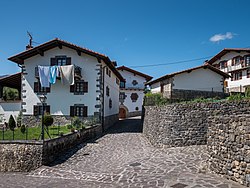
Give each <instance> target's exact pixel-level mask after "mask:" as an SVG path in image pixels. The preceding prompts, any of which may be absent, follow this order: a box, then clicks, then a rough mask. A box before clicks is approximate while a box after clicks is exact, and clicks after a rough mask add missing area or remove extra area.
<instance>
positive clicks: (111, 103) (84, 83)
mask: <svg viewBox="0 0 250 188" xmlns="http://www.w3.org/2000/svg"><path fill="white" fill-rule="evenodd" d="M27 47H28V49H27V50H26V51H24V52H21V53H19V54H17V55H14V56H12V57H10V58H9V60H11V61H13V62H15V63H17V64H18V65H19V66H21V68H22V96H21V98H22V111H23V115H24V117H23V122H24V123H36V122H38V121H40V119H39V118H38V116H39V115H40V114H41V113H42V110H41V109H42V106H41V101H40V98H39V96H40V95H43V94H45V95H46V97H47V100H46V107H45V109H46V111H47V112H49V113H50V114H51V115H53V116H54V117H55V121H56V122H57V123H61V124H66V123H69V122H70V120H71V117H73V116H78V117H81V118H83V119H90V118H93V117H94V118H95V119H100V120H101V122H102V123H103V127H105V126H109V125H112V124H113V123H114V122H116V121H117V120H118V113H119V85H120V80H121V81H123V78H122V76H121V75H120V73H119V72H118V71H117V70H116V68H115V65H116V63H115V62H112V61H111V60H110V59H109V57H108V56H106V55H103V54H100V53H97V52H94V51H92V50H89V49H86V48H83V47H80V46H77V45H74V44H72V43H69V42H66V41H63V40H60V39H57V38H56V39H53V40H51V41H48V42H46V43H43V44H41V45H39V46H36V47H31V46H27ZM39 65H41V66H52V65H60V66H64V65H74V69H75V70H74V72H75V75H74V79H75V84H74V85H71V86H70V85H67V84H66V85H63V84H62V83H61V79H60V77H59V78H58V79H57V81H56V83H55V84H51V85H50V87H49V88H42V87H41V86H40V82H39V74H38V69H37V67H38V66H39Z"/></svg>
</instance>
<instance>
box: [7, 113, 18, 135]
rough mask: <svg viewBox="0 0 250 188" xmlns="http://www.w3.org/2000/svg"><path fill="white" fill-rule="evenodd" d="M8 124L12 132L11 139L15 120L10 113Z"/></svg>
mask: <svg viewBox="0 0 250 188" xmlns="http://www.w3.org/2000/svg"><path fill="white" fill-rule="evenodd" d="M8 124H9V128H10V130H12V132H13V140H14V130H15V128H16V121H15V119H14V117H13V116H12V115H10V118H9V123H8Z"/></svg>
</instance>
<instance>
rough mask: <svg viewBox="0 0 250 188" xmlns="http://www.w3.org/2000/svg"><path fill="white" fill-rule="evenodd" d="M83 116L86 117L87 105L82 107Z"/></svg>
mask: <svg viewBox="0 0 250 188" xmlns="http://www.w3.org/2000/svg"><path fill="white" fill-rule="evenodd" d="M83 117H88V107H87V106H84V107H83Z"/></svg>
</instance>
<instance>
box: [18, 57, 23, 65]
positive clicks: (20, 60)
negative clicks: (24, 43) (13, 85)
mask: <svg viewBox="0 0 250 188" xmlns="http://www.w3.org/2000/svg"><path fill="white" fill-rule="evenodd" d="M16 59H17V61H18V64H23V63H24V61H23V59H21V58H18V57H17V58H16Z"/></svg>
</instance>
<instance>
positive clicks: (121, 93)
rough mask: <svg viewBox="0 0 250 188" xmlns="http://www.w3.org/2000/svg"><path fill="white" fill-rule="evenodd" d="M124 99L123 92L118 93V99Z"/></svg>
mask: <svg viewBox="0 0 250 188" xmlns="http://www.w3.org/2000/svg"><path fill="white" fill-rule="evenodd" d="M125 98H126V95H125V92H120V95H119V99H120V100H124V99H125Z"/></svg>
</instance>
